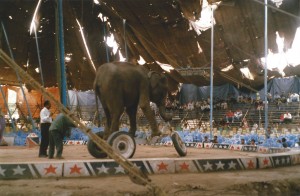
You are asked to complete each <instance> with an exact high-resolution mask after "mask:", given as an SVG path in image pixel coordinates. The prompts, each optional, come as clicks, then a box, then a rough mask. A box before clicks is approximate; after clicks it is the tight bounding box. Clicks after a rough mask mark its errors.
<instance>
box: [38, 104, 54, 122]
mask: <svg viewBox="0 0 300 196" xmlns="http://www.w3.org/2000/svg"><path fill="white" fill-rule="evenodd" d="M50 114H51V112H50V110H48V109H47V108H46V107H44V108H43V109H42V110H41V112H40V118H41V123H52V118H51V117H50Z"/></svg>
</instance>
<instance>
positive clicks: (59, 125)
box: [48, 113, 76, 159]
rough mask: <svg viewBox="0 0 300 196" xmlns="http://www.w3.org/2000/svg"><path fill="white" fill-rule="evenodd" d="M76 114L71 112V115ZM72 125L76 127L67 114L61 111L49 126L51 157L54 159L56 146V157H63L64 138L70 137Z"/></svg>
mask: <svg viewBox="0 0 300 196" xmlns="http://www.w3.org/2000/svg"><path fill="white" fill-rule="evenodd" d="M72 115H74V113H73V114H71V115H70V116H72ZM71 127H76V125H75V124H74V122H73V121H71V120H70V119H69V118H68V117H67V116H66V115H65V114H63V113H60V114H58V115H57V116H56V118H55V120H54V121H53V122H52V124H51V126H50V128H49V157H48V158H49V159H53V156H54V150H55V149H54V148H56V158H57V159H63V157H62V152H63V146H64V144H63V139H64V137H65V136H67V137H70V135H71Z"/></svg>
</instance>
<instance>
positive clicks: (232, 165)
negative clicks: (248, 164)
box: [228, 161, 236, 169]
mask: <svg viewBox="0 0 300 196" xmlns="http://www.w3.org/2000/svg"><path fill="white" fill-rule="evenodd" d="M235 165H236V163H234V162H233V161H231V162H230V163H228V166H229V168H228V169H236V168H235Z"/></svg>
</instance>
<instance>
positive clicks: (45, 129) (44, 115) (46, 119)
mask: <svg viewBox="0 0 300 196" xmlns="http://www.w3.org/2000/svg"><path fill="white" fill-rule="evenodd" d="M50 108H51V103H50V101H49V100H46V101H45V102H44V108H43V109H42V110H41V112H40V119H41V144H40V151H39V157H48V155H47V148H48V145H49V127H50V125H51V123H52V117H51V116H52V113H51V112H50Z"/></svg>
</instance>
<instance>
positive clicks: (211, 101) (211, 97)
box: [209, 5, 214, 139]
mask: <svg viewBox="0 0 300 196" xmlns="http://www.w3.org/2000/svg"><path fill="white" fill-rule="evenodd" d="M210 50H211V51H210V52H211V57H210V62H211V64H210V117H209V118H210V119H209V123H210V138H211V139H212V131H213V109H214V107H213V85H214V82H213V79H214V8H213V5H212V6H211V48H210Z"/></svg>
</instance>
